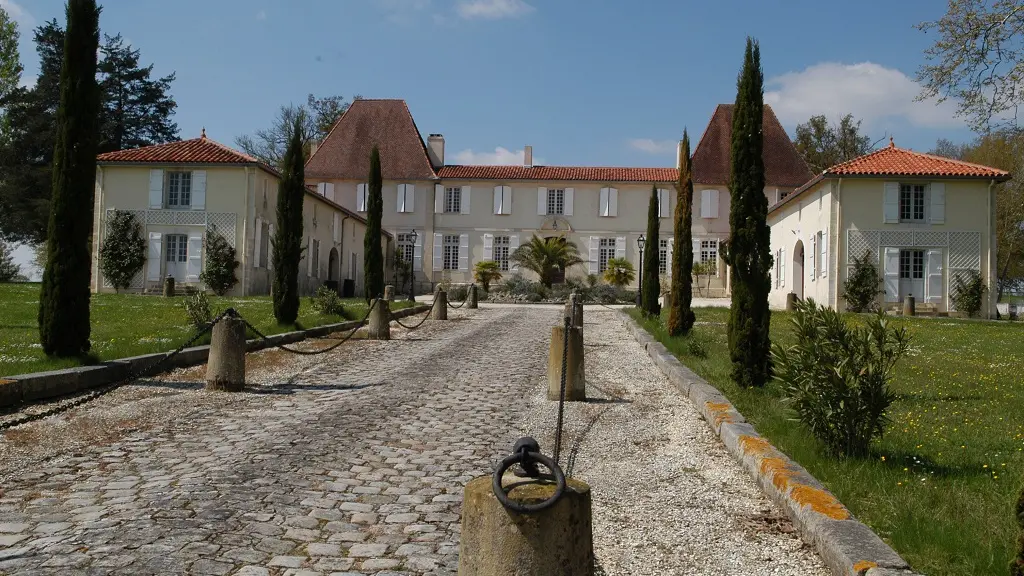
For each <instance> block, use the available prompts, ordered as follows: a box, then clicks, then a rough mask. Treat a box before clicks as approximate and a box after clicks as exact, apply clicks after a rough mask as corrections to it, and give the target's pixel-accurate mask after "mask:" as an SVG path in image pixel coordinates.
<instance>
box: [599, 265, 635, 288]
mask: <svg viewBox="0 0 1024 576" xmlns="http://www.w3.org/2000/svg"><path fill="white" fill-rule="evenodd" d="M633 280H636V270H634V269H633V264H632V263H631V262H630V261H629V260H626V259H625V258H609V259H608V269H607V270H605V271H604V281H605V282H607V283H609V284H611V285H612V286H615V287H617V288H622V287H623V286H625V285H627V284H629V283H630V282H632V281H633Z"/></svg>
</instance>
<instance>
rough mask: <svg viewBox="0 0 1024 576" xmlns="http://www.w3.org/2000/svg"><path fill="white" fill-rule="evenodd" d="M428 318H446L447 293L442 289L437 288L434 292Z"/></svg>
mask: <svg viewBox="0 0 1024 576" xmlns="http://www.w3.org/2000/svg"><path fill="white" fill-rule="evenodd" d="M430 319H431V320H447V319H448V293H447V292H445V291H444V290H438V291H437V292H435V293H434V305H433V307H431V309H430Z"/></svg>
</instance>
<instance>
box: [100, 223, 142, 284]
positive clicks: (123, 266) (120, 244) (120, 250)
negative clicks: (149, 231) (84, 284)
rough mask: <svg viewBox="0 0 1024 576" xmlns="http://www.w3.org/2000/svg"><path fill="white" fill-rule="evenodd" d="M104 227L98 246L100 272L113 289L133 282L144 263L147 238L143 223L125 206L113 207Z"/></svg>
mask: <svg viewBox="0 0 1024 576" xmlns="http://www.w3.org/2000/svg"><path fill="white" fill-rule="evenodd" d="M107 229H108V232H107V236H106V238H104V239H103V245H102V246H101V247H100V272H102V273H103V277H104V278H105V279H107V280H108V281H110V284H111V285H113V286H114V290H115V291H121V290H124V289H126V288H128V287H130V286H131V285H132V280H134V279H135V275H136V274H138V273H139V272H141V271H142V267H143V266H145V264H146V240H145V239H144V238H143V237H142V224H141V223H139V221H138V219H136V218H135V215H134V214H132V213H131V212H128V211H126V210H115V211H114V215H113V217H112V218H111V219H110V221H109V222H108V223H107Z"/></svg>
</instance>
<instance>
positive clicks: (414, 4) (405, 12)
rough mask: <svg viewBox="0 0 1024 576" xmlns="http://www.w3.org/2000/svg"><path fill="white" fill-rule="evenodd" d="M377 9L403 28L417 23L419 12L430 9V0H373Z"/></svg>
mask: <svg viewBox="0 0 1024 576" xmlns="http://www.w3.org/2000/svg"><path fill="white" fill-rule="evenodd" d="M374 2H375V3H376V4H377V8H378V9H380V10H381V11H383V12H384V14H385V15H386V16H387V19H388V20H390V21H391V22H393V23H395V24H400V25H403V26H407V25H411V24H415V23H416V22H417V21H419V19H420V16H419V12H422V11H423V10H426V9H427V8H428V7H430V0H374Z"/></svg>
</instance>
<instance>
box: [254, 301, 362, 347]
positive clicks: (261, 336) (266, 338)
mask: <svg viewBox="0 0 1024 576" xmlns="http://www.w3.org/2000/svg"><path fill="white" fill-rule="evenodd" d="M380 300H381V298H378V299H375V300H374V301H373V304H370V309H369V310H367V311H366V316H363V319H362V320H360V321H359V324H357V325H356V326H355V327H354V328H352V331H351V332H349V333H348V336H345V337H344V338H342V339H341V341H340V342H338V343H337V344H332V345H331V346H328V347H327V348H322V349H320V350H296V349H295V348H289V347H287V346H285V345H284V344H275V343H271V346H273V347H274V348H279V349H281V350H284V351H285V352H291V353H292V354H298V355H300V356H317V355H319V354H326V353H328V352H332V351H334V350H336V349H337V348H338V347H340V346H341V345H342V344H344V343H345V342H348V341H349V340H351V339H352V337H353V336H355V334H356V332H358V331H359V329H360V328H362V327H363V326H364V325H365V324H366V322H367V320H369V319H370V314H372V313H373V309H374V308H376V307H377V303H378V302H380ZM238 319H239V320H241V321H242V322H244V323H245V326H246V328H248V329H249V330H251V331H252V333H253V334H255V335H256V336H258V337H259V338H260V339H261V340H263V341H264V342H268V341H269V338H268V337H267V336H266V335H264V334H263V333H262V332H260V331H259V330H258V329H257V328H256V327H255V326H253V325H252V324H250V323H249V321H248V320H246V319H245V318H242V317H241V316H240V315H239V316H238Z"/></svg>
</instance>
